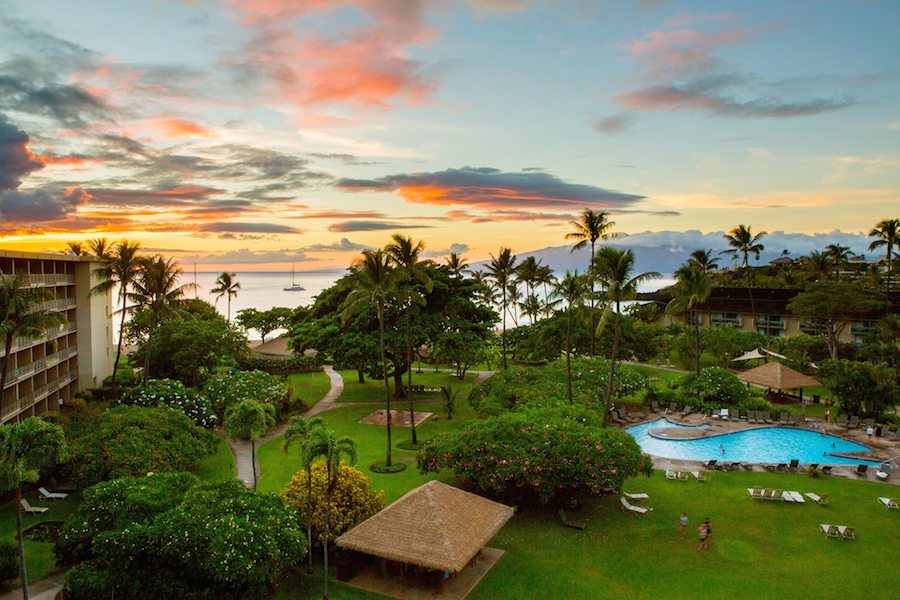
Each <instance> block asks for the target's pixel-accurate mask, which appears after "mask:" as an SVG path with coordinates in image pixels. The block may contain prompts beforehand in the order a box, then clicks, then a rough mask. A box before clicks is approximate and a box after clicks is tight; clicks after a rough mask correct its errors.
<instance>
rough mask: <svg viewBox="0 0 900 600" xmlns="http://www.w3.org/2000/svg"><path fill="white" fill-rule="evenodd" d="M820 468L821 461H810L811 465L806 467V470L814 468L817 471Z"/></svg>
mask: <svg viewBox="0 0 900 600" xmlns="http://www.w3.org/2000/svg"><path fill="white" fill-rule="evenodd" d="M818 468H819V463H810V464H809V466H807V467H806V470H807V471H808V470H810V469H812V470H813V471H815V470H816V469H818Z"/></svg>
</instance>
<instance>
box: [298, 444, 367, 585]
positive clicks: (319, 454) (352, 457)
mask: <svg viewBox="0 0 900 600" xmlns="http://www.w3.org/2000/svg"><path fill="white" fill-rule="evenodd" d="M306 449H307V456H308V458H309V460H310V462H312V461H314V460H316V459H318V458H322V459H324V460H325V473H326V486H325V537H324V549H323V552H322V556H323V558H324V560H325V594H324V596H322V597H323V598H324V599H325V600H328V536H329V535H330V533H331V496H332V494H333V493H334V488H335V486H336V485H337V482H338V476H339V475H340V471H341V456H346V457H347V462H348V463H349V464H350V465H351V466H352V465H355V464H356V442H354V441H353V438H350V437H341V438H339V437H337V434H335V432H334V431H332V430H330V429H325V428H324V427H319V428H316V429H313V430H312V431H311V432H310V439H309V442H308V443H307V446H306Z"/></svg>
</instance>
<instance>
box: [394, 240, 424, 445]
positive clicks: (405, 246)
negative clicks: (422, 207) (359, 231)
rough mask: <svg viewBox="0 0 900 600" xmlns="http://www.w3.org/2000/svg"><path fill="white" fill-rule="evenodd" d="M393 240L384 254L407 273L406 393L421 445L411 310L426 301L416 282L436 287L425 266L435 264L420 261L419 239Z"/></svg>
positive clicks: (413, 428) (420, 244)
mask: <svg viewBox="0 0 900 600" xmlns="http://www.w3.org/2000/svg"><path fill="white" fill-rule="evenodd" d="M391 239H393V240H394V241H393V242H391V243H390V244H388V245H387V246H386V247H385V249H384V251H385V253H386V254H387V255H388V258H389V259H390V261H391V263H392V264H393V265H394V266H395V267H396V268H397V269H400V270H402V271H404V272H405V273H406V285H405V286H404V290H403V292H404V300H405V304H406V307H405V310H404V311H403V312H405V313H406V315H405V318H406V365H407V369H406V394H407V396H408V397H409V424H410V428H411V429H412V443H413V445H417V444H418V443H419V440H418V438H417V437H416V415H415V410H414V408H413V390H412V372H413V368H412V307H413V304H425V298H423V297H422V294H420V293H419V292H417V291H416V290H415V288H414V286H415V284H416V283H419V284H421V285H423V286H425V290H426V291H427V292H428V293H429V294H430V293H431V290H432V289H433V288H434V283H433V282H432V281H431V277H429V276H428V273H427V271H426V270H425V269H426V267H428V266H429V265H431V264H432V262H431V261H430V260H419V255H420V254H421V253H422V252H424V251H425V242H423V241H421V240H419V241H418V242H413V239H412V238H411V237H409V236H404V235H401V234H399V233H395V234H394V235H393V236H392V238H391Z"/></svg>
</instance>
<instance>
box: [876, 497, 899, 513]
mask: <svg viewBox="0 0 900 600" xmlns="http://www.w3.org/2000/svg"><path fill="white" fill-rule="evenodd" d="M878 501H879V502H881V503H882V504H884V507H885V508H891V509H893V510H897V501H896V500H894V499H893V498H879V499H878Z"/></svg>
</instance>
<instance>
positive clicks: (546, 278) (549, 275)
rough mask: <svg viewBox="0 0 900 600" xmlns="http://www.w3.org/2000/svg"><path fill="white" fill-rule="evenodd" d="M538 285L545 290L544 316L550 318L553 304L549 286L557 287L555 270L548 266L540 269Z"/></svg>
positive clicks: (542, 266)
mask: <svg viewBox="0 0 900 600" xmlns="http://www.w3.org/2000/svg"><path fill="white" fill-rule="evenodd" d="M537 283H538V284H539V285H540V286H541V287H543V288H544V315H545V316H548V317H549V316H550V315H551V314H552V312H553V304H552V303H551V302H550V295H549V294H548V293H547V286H550V287H553V286H554V285H556V277H554V275H553V269H551V268H550V267H549V266H548V265H541V267H540V268H539V269H538V276H537Z"/></svg>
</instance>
